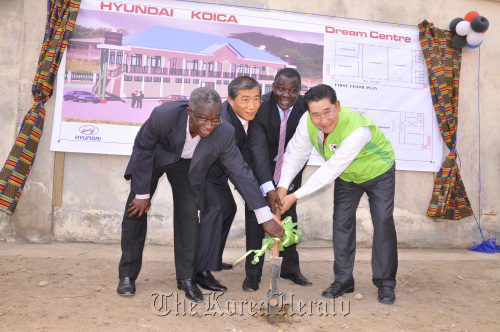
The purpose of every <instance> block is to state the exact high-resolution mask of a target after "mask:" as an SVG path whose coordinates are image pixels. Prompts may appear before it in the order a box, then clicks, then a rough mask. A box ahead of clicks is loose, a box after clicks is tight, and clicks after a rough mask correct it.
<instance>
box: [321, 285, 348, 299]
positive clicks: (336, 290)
mask: <svg viewBox="0 0 500 332" xmlns="http://www.w3.org/2000/svg"><path fill="white" fill-rule="evenodd" d="M352 292H354V283H349V284H344V283H341V282H334V283H333V284H331V285H330V287H328V288H327V289H325V290H324V291H323V293H322V294H321V295H323V296H324V297H328V298H331V299H332V298H336V297H339V296H341V295H343V294H345V293H352Z"/></svg>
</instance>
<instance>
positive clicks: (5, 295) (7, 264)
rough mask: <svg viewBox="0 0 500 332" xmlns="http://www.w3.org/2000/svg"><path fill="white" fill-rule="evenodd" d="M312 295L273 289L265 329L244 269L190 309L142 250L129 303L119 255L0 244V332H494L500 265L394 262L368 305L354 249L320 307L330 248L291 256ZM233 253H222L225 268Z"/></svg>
mask: <svg viewBox="0 0 500 332" xmlns="http://www.w3.org/2000/svg"><path fill="white" fill-rule="evenodd" d="M299 252H300V255H301V268H302V272H303V273H304V275H306V276H307V277H308V278H309V279H310V280H311V281H312V282H313V283H314V285H313V286H309V287H300V286H296V285H294V284H292V283H291V282H290V281H287V280H283V279H281V281H280V287H279V289H280V291H281V292H282V293H283V295H282V297H281V306H280V307H279V311H278V314H277V315H276V316H275V324H274V325H271V324H269V318H268V316H267V311H266V306H265V300H266V296H267V289H268V285H269V269H268V264H267V262H266V265H265V267H264V275H263V277H262V283H261V284H260V286H261V289H259V290H258V291H257V292H253V293H248V292H244V291H242V290H241V283H242V281H243V279H244V275H245V272H244V266H243V265H242V264H240V265H238V266H236V268H235V269H233V270H230V271H223V272H217V273H214V274H215V276H216V278H218V279H219V280H220V281H221V282H222V283H223V284H224V285H226V286H227V287H228V292H226V293H224V294H222V295H220V293H209V292H205V294H206V295H205V303H202V304H198V305H197V306H195V307H192V305H191V304H192V302H190V301H189V300H187V299H185V297H184V293H183V292H182V291H178V290H177V289H176V282H175V272H174V263H173V248H172V247H163V246H147V247H146V250H145V254H144V263H143V269H142V272H141V274H140V276H139V278H138V280H137V284H136V285H137V293H136V295H135V296H133V297H128V298H123V297H120V296H118V295H117V293H116V286H117V284H118V277H117V274H118V269H117V265H118V260H119V257H120V247H119V246H118V245H97V244H85V243H78V244H62V243H54V244H45V245H42V244H15V243H0V330H1V331H72V330H81V331H84V330H85V331H131V330H138V331H165V330H166V331H207V330H211V331H410V330H411V331H495V330H496V331H498V317H499V315H500V287H499V285H500V264H499V260H500V255H498V254H484V253H477V252H470V251H467V250H465V249H461V250H429V249H427V250H426V249H405V250H400V252H399V258H400V259H399V270H398V276H397V282H398V285H397V288H396V296H397V299H396V303H395V304H394V305H383V304H380V303H378V302H377V297H376V295H377V292H376V288H375V287H374V286H373V285H372V283H371V266H370V255H371V250H370V249H358V251H357V258H356V265H355V279H356V286H355V292H354V293H352V294H347V295H344V296H342V297H341V298H339V299H336V300H335V301H334V300H329V299H326V298H323V297H322V296H321V292H322V291H323V290H324V289H325V288H326V287H328V286H329V285H330V283H331V282H332V278H333V272H332V259H333V252H332V249H331V248H300V249H299ZM241 254H243V249H241V248H228V249H227V250H226V252H225V253H224V261H226V262H234V261H235V260H236V259H237V258H238V257H239V256H240V255H241Z"/></svg>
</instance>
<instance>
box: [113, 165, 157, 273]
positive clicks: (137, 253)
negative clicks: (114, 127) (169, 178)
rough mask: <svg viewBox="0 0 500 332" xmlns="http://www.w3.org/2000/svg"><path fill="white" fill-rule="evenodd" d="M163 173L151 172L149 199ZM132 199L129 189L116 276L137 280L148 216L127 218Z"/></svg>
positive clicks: (133, 195) (133, 196)
mask: <svg viewBox="0 0 500 332" xmlns="http://www.w3.org/2000/svg"><path fill="white" fill-rule="evenodd" d="M163 172H164V171H163V169H156V170H155V171H154V172H153V176H152V179H151V188H150V193H149V194H150V196H151V198H152V197H153V195H154V192H155V191H156V187H157V185H158V180H159V178H160V177H161V176H162V175H163ZM134 198H135V193H134V192H133V191H132V189H130V193H129V196H128V199H127V202H126V204H125V211H124V213H123V220H122V237H121V249H122V256H121V258H120V263H119V266H118V274H119V277H120V278H123V277H131V278H134V279H137V277H138V276H139V272H140V271H141V266H142V254H143V251H144V243H145V240H146V233H147V225H148V222H147V221H148V215H147V213H145V214H143V215H142V217H141V218H136V216H133V217H129V213H128V212H127V210H128V209H129V204H130V203H132V201H133V200H134Z"/></svg>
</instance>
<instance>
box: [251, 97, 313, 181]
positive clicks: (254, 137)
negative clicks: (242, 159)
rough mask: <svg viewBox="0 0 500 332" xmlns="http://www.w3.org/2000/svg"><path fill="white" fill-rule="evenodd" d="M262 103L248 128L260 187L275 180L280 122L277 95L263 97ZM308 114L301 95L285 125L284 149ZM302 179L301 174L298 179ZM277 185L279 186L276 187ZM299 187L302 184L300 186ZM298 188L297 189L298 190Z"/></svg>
mask: <svg viewBox="0 0 500 332" xmlns="http://www.w3.org/2000/svg"><path fill="white" fill-rule="evenodd" d="M262 100H263V102H262V104H261V105H260V108H259V111H258V112H257V115H256V116H255V119H254V120H253V121H250V124H249V126H248V149H249V152H250V155H251V157H252V168H253V171H254V174H255V177H256V178H257V181H258V182H259V184H260V185H262V184H264V183H266V182H268V181H273V174H274V168H275V162H274V159H275V158H276V156H277V155H278V148H279V139H280V125H281V119H280V114H279V110H278V105H277V104H276V101H275V100H274V93H273V92H270V93H267V94H265V95H263V96H262ZM306 111H307V109H306V108H305V107H304V103H303V97H302V95H300V96H299V98H298V99H297V102H296V103H295V105H293V109H292V112H291V113H290V116H289V118H288V121H287V125H286V137H285V149H286V146H287V145H288V142H289V141H290V139H291V138H292V137H293V134H294V133H295V129H296V128H297V125H298V124H299V121H300V118H301V117H302V115H303V114H304V113H305V112H306ZM297 178H298V179H299V182H300V179H301V178H302V171H301V172H299V174H297V177H296V179H297ZM273 183H274V182H273ZM275 185H277V183H276V184H275ZM298 185H300V183H299V184H298ZM295 189H298V188H297V187H296V188H295Z"/></svg>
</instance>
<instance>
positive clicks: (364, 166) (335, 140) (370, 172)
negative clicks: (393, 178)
mask: <svg viewBox="0 0 500 332" xmlns="http://www.w3.org/2000/svg"><path fill="white" fill-rule="evenodd" d="M359 127H370V129H371V131H372V138H371V140H370V141H369V142H368V143H367V144H366V145H365V146H364V147H363V149H361V151H360V153H359V154H358V155H357V156H356V158H354V160H353V161H352V162H351V164H350V165H349V166H348V167H347V168H346V169H345V170H344V172H342V174H340V176H339V177H340V178H341V179H342V180H344V181H347V182H354V183H363V182H366V181H368V180H371V179H373V178H376V177H377V176H379V175H381V174H383V173H385V172H386V171H387V170H389V169H390V168H391V167H392V165H393V164H394V150H393V149H392V146H391V143H390V142H389V140H388V139H387V138H385V136H384V133H382V131H381V130H380V128H379V127H377V126H376V125H375V124H374V123H373V121H372V120H371V119H370V118H369V117H368V116H366V115H362V114H359V113H358V112H355V111H353V110H351V109H349V108H347V107H341V111H340V112H339V122H338V124H337V127H336V128H335V130H334V131H333V132H332V133H331V134H329V135H328V137H327V138H326V141H325V147H324V148H323V137H324V136H323V132H321V133H320V131H319V130H318V128H316V126H315V125H314V123H313V122H312V120H311V115H310V114H309V113H308V114H307V130H308V133H309V138H310V140H311V143H312V144H313V145H314V147H315V148H316V150H317V151H318V153H319V154H320V155H321V157H323V159H325V160H329V159H330V158H331V156H333V154H334V153H335V151H336V150H337V149H338V148H339V147H340V145H341V144H342V141H344V139H345V138H346V137H347V136H349V135H350V134H351V133H352V132H353V131H354V130H355V129H357V128H359Z"/></svg>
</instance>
